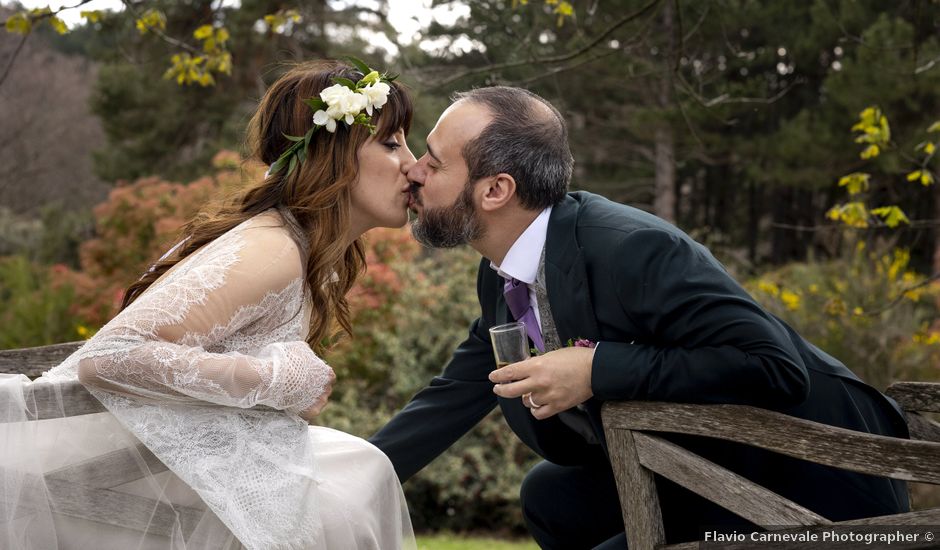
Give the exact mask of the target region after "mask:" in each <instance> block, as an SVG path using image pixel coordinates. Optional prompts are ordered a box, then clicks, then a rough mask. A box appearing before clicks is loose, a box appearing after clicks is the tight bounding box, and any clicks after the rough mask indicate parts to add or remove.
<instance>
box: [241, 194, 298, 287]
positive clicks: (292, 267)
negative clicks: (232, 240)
mask: <svg viewBox="0 0 940 550" xmlns="http://www.w3.org/2000/svg"><path fill="white" fill-rule="evenodd" d="M236 233H237V234H238V235H239V237H240V238H241V240H242V241H243V245H242V256H243V258H244V259H251V260H254V261H257V260H261V261H264V263H268V264H277V265H278V266H279V267H280V268H282V269H288V270H289V271H291V272H293V273H295V274H297V275H299V274H300V273H301V272H302V269H303V263H304V261H303V250H302V248H301V245H300V243H299V242H298V240H299V238H298V236H297V235H296V234H295V233H296V232H295V230H293V229H292V228H291V227H290V226H289V225H288V223H287V222H286V221H285V220H284V218H283V217H282V216H281V214H279V213H278V212H277V211H276V210H274V209H271V210H267V211H265V212H262V213H261V214H258V215H256V216H254V217H252V218H250V219H248V220H247V221H246V222H245V223H243V224H242V225H240V226H239V227H238V228H237V229H236Z"/></svg>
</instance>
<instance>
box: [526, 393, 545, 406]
mask: <svg viewBox="0 0 940 550" xmlns="http://www.w3.org/2000/svg"><path fill="white" fill-rule="evenodd" d="M526 395H528V396H529V404H530V405H532V408H533V409H538V408H541V405H539V404H538V403H536V402H535V399H533V398H532V394H531V393H527V394H526Z"/></svg>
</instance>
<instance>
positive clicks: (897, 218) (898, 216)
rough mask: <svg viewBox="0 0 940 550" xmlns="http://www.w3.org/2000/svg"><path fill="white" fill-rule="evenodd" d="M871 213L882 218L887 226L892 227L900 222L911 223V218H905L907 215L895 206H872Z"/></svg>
mask: <svg viewBox="0 0 940 550" xmlns="http://www.w3.org/2000/svg"><path fill="white" fill-rule="evenodd" d="M871 213H872V214H874V215H876V216H880V217H881V218H882V219H884V221H885V225H887V226H888V227H892V228H893V227H897V226H898V225H900V224H902V223H908V224H909V223H911V220H909V219H908V218H907V215H906V214H904V211H903V210H901V209H900V208H898V207H897V206H880V207H878V208H873V209H872V210H871Z"/></svg>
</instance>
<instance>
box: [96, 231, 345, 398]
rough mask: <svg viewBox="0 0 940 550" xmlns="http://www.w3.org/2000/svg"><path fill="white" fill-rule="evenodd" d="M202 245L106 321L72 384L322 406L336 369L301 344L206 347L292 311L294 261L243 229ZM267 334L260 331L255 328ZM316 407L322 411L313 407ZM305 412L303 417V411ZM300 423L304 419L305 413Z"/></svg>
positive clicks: (275, 235)
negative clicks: (289, 308) (76, 381)
mask: <svg viewBox="0 0 940 550" xmlns="http://www.w3.org/2000/svg"><path fill="white" fill-rule="evenodd" d="M222 239H224V240H222V241H217V242H213V243H210V244H209V245H207V249H206V250H205V251H203V252H202V253H201V254H200V256H199V257H193V258H192V259H191V262H192V264H191V265H182V266H180V268H179V269H178V270H177V272H173V273H170V274H168V275H167V276H166V279H165V280H164V281H160V282H159V283H158V284H159V286H155V287H153V288H151V289H149V290H148V291H147V292H146V293H144V294H143V295H142V296H141V297H140V298H138V299H137V301H135V302H134V303H133V304H131V305H130V306H129V307H128V308H127V309H125V310H124V311H122V312H121V313H120V314H119V315H118V316H117V317H115V318H114V319H113V320H112V321H111V322H110V323H108V324H107V325H106V326H105V327H104V328H102V330H101V331H99V333H98V334H96V335H95V337H94V338H93V339H92V340H91V341H90V342H89V343H88V344H87V345H86V346H85V349H84V350H83V351H84V353H81V355H82V357H81V358H80V359H79V361H78V377H79V380H80V381H81V382H82V383H83V384H85V385H88V386H92V387H96V388H100V389H104V390H108V391H112V392H119V393H125V394H131V395H136V396H142V397H147V398H153V399H158V400H162V401H166V400H181V401H187V402H192V400H193V399H196V400H200V401H207V402H210V403H216V404H220V405H228V406H235V407H246V408H247V407H253V406H255V405H267V406H270V407H273V408H276V409H283V410H287V411H290V412H294V413H300V412H302V411H307V410H308V409H317V410H318V409H319V408H320V407H322V404H320V403H318V401H320V400H322V399H323V398H325V396H326V395H328V394H329V390H330V387H331V384H332V381H333V379H334V378H333V371H332V369H330V367H329V366H327V365H326V363H324V362H323V361H322V360H321V359H320V358H319V357H317V356H316V355H315V354H314V353H313V351H312V350H311V349H310V347H309V346H308V345H307V343H306V342H304V341H301V340H295V341H286V342H284V341H281V342H274V343H269V344H267V345H264V346H260V347H258V348H253V349H252V351H251V353H250V354H247V353H236V352H228V353H212V352H208V351H206V348H207V347H211V346H212V345H213V344H216V343H218V342H220V341H222V340H225V339H227V338H231V337H232V336H233V335H235V334H236V333H238V332H239V331H241V332H240V333H239V334H238V335H237V336H242V337H244V338H247V339H245V340H244V341H243V342H242V345H240V346H239V347H241V348H243V349H245V348H251V341H250V338H251V336H250V334H257V333H258V330H254V331H252V330H248V331H245V330H244V329H245V328H246V327H250V326H252V325H253V324H254V323H258V324H261V325H265V323H269V324H271V327H270V328H271V330H273V329H276V328H277V324H278V323H272V322H271V321H272V320H276V319H281V318H283V317H285V316H287V317H289V316H290V315H291V314H295V313H296V314H298V315H299V314H300V312H299V311H296V312H294V311H291V312H286V315H285V312H284V311H283V308H284V306H285V304H287V303H290V304H292V305H297V306H299V304H300V303H301V302H300V300H299V298H298V299H295V300H290V299H287V300H285V298H290V296H291V295H295V296H299V295H300V293H301V292H302V291H301V288H302V284H303V279H302V268H301V261H300V254H299V251H298V249H297V246H296V244H295V243H294V241H293V239H291V238H290V236H289V235H288V234H287V233H286V232H284V231H283V230H281V229H279V228H268V227H265V228H247V229H244V230H243V231H241V232H240V233H239V234H237V235H231V236H228V237H223V238H222ZM266 328H267V325H265V326H264V327H263V328H262V329H259V330H261V331H262V332H263V331H264V329H266ZM316 405H319V407H318V406H316ZM308 412H309V411H308ZM305 416H306V415H305Z"/></svg>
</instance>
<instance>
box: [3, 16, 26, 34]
mask: <svg viewBox="0 0 940 550" xmlns="http://www.w3.org/2000/svg"><path fill="white" fill-rule="evenodd" d="M5 26H6V29H7V31H8V32H12V33H15V34H29V31H31V30H33V23H32V21H30V20H29V16H28V15H26V13H23V12H20V13H14V14H13V15H11V16H10V17H9V18H7V22H6V25H5Z"/></svg>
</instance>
